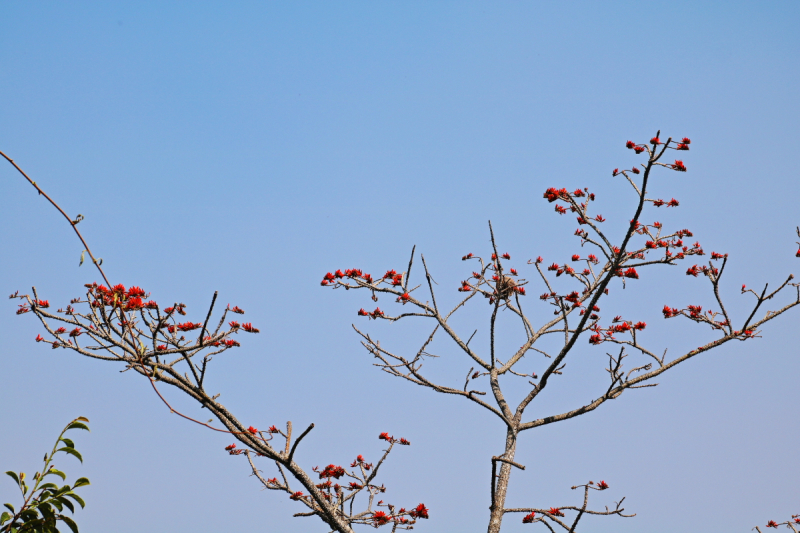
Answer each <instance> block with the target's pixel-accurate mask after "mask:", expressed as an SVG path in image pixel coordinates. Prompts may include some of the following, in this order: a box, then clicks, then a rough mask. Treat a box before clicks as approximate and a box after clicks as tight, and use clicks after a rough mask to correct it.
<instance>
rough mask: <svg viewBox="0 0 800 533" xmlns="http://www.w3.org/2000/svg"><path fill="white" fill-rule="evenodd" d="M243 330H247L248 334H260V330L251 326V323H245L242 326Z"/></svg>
mask: <svg viewBox="0 0 800 533" xmlns="http://www.w3.org/2000/svg"><path fill="white" fill-rule="evenodd" d="M242 329H243V330H245V331H246V332H248V333H259V332H260V330H259V329H258V328H254V327H253V324H251V323H250V322H245V323H244V324H242Z"/></svg>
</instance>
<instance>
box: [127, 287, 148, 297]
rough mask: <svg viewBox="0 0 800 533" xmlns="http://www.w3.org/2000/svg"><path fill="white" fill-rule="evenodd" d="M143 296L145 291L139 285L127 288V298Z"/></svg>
mask: <svg viewBox="0 0 800 533" xmlns="http://www.w3.org/2000/svg"><path fill="white" fill-rule="evenodd" d="M144 296H145V292H144V291H143V290H142V288H141V287H136V286H134V287H131V288H130V289H128V298H143V297H144Z"/></svg>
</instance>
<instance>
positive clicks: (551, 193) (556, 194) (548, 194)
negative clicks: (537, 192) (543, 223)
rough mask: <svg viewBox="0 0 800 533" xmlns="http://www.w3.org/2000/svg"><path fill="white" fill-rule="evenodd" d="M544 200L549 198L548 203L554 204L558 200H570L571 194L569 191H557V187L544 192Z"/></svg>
mask: <svg viewBox="0 0 800 533" xmlns="http://www.w3.org/2000/svg"><path fill="white" fill-rule="evenodd" d="M544 198H547V201H548V202H550V203H552V202H555V201H556V200H558V199H561V200H567V199H568V198H569V192H568V191H567V189H556V188H555V187H550V188H549V189H547V190H546V191H545V192H544Z"/></svg>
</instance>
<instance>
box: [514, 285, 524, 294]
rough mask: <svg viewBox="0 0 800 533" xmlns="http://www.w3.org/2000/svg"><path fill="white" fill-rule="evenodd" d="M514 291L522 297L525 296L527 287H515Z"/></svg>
mask: <svg viewBox="0 0 800 533" xmlns="http://www.w3.org/2000/svg"><path fill="white" fill-rule="evenodd" d="M514 290H515V291H517V292H518V293H519V294H521V295H522V296H525V287H514Z"/></svg>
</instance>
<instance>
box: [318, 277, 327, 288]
mask: <svg viewBox="0 0 800 533" xmlns="http://www.w3.org/2000/svg"><path fill="white" fill-rule="evenodd" d="M319 284H320V285H322V286H323V287H324V286H326V285H327V284H328V282H327V281H326V280H324V279H323V280H322V281H320V282H319Z"/></svg>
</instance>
